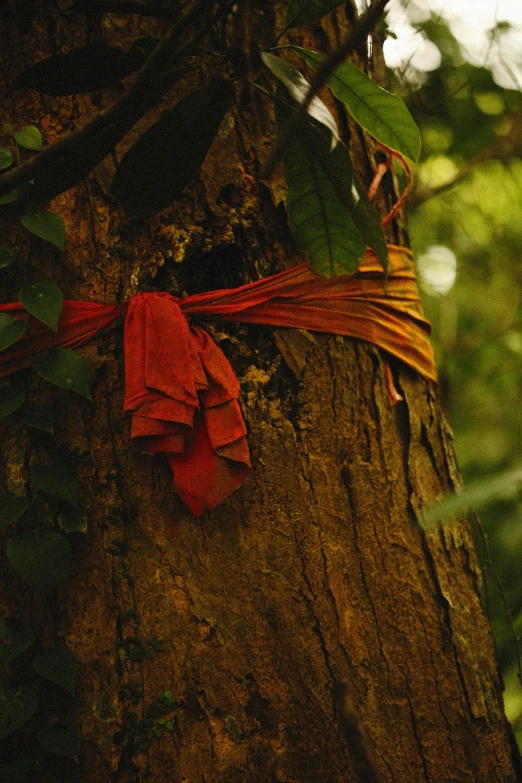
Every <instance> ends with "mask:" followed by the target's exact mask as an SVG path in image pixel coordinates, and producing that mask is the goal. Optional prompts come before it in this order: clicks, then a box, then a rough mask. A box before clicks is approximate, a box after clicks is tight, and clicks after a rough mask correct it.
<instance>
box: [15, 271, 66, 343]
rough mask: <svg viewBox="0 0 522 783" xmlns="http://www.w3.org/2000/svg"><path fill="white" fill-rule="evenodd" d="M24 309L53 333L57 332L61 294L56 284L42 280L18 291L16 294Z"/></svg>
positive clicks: (61, 301) (61, 305)
mask: <svg viewBox="0 0 522 783" xmlns="http://www.w3.org/2000/svg"><path fill="white" fill-rule="evenodd" d="M18 298H19V300H20V302H21V303H22V304H23V306H24V307H25V309H26V310H27V311H28V312H29V313H31V315H33V316H34V317H35V318H38V320H39V321H42V323H44V324H46V326H48V327H49V328H50V329H52V330H53V332H58V321H59V318H60V314H61V312H62V307H63V294H62V292H61V290H60V288H59V287H58V286H57V285H56V283H51V282H49V281H46V280H44V281H43V282H42V283H34V284H33V285H28V286H25V287H24V288H22V289H20V292H19V294H18Z"/></svg>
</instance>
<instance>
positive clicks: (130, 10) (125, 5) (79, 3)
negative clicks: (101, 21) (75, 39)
mask: <svg viewBox="0 0 522 783" xmlns="http://www.w3.org/2000/svg"><path fill="white" fill-rule="evenodd" d="M67 10H68V11H78V12H80V13H83V14H89V15H94V14H138V15H139V16H152V17H154V19H171V18H172V15H173V14H174V11H173V10H172V9H168V8H164V7H163V6H160V5H152V4H150V5H149V4H148V3H136V2H132V1H131V0H94V2H93V0H76V2H74V3H73V4H72V6H70V7H69V8H68V9H67Z"/></svg>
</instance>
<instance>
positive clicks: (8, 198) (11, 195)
mask: <svg viewBox="0 0 522 783" xmlns="http://www.w3.org/2000/svg"><path fill="white" fill-rule="evenodd" d="M17 198H18V193H17V191H16V190H10V191H9V192H8V193H5V194H4V195H3V196H0V204H12V203H13V201H16V199H17Z"/></svg>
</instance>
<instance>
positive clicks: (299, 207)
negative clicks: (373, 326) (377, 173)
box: [276, 103, 366, 277]
mask: <svg viewBox="0 0 522 783" xmlns="http://www.w3.org/2000/svg"><path fill="white" fill-rule="evenodd" d="M291 112H292V109H288V108H287V107H286V106H282V105H281V104H280V103H278V104H277V107H276V117H277V124H278V127H279V128H281V127H282V126H283V125H284V124H285V122H287V121H288V118H289V116H290V115H291ZM339 147H340V145H337V147H336V149H335V150H334V153H330V149H329V144H328V141H327V140H326V139H325V138H324V137H323V136H322V135H321V134H320V133H318V132H317V130H316V129H315V128H314V127H312V126H311V125H310V124H306V125H305V126H303V127H302V128H301V130H300V133H299V134H298V135H297V136H296V138H295V139H294V140H293V142H292V144H289V145H288V147H287V149H286V151H285V153H284V155H283V165H284V171H285V177H286V181H287V184H288V195H287V201H286V209H287V212H288V220H289V223H290V230H291V231H292V236H293V238H294V241H295V243H296V246H297V247H298V248H299V249H300V250H303V251H304V252H305V253H306V254H307V256H308V263H309V265H310V267H311V268H312V269H314V270H315V271H316V272H319V273H320V274H322V275H325V276H326V277H332V275H340V274H349V273H352V272H355V270H356V269H357V267H358V265H359V263H360V260H361V258H362V257H363V255H364V252H365V250H366V243H365V241H364V239H363V238H362V236H361V233H360V231H359V229H358V228H357V225H356V224H355V221H354V217H353V202H352V203H351V204H350V203H349V201H348V198H349V194H351V192H352V182H353V180H352V176H353V173H352V169H351V166H350V167H349V168H348V169H347V170H346V171H345V172H344V175H345V177H346V180H347V185H346V187H345V189H344V193H343V197H342V198H341V197H340V194H339V189H338V188H336V187H334V185H333V184H332V181H331V179H330V178H329V176H328V175H327V174H326V173H325V168H324V165H322V163H321V159H324V158H325V156H327V155H330V154H335V153H336V152H337V149H338V148H339ZM347 160H348V161H349V158H348V159H347V158H346V157H343V158H340V163H341V164H345V163H346V162H347ZM338 175H339V177H341V176H342V175H343V172H338ZM350 207H351V209H350Z"/></svg>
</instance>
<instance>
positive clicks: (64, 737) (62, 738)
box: [38, 720, 82, 756]
mask: <svg viewBox="0 0 522 783" xmlns="http://www.w3.org/2000/svg"><path fill="white" fill-rule="evenodd" d="M38 742H39V744H40V745H41V747H42V748H43V749H44V750H47V751H48V752H49V753H56V754H57V755H58V756H76V754H77V753H78V752H79V750H80V747H81V744H82V738H81V735H80V732H79V731H78V729H77V727H76V726H75V725H74V723H72V722H71V721H68V720H62V721H59V722H58V723H54V724H53V725H52V726H47V727H46V728H43V729H41V730H40V731H39V732H38Z"/></svg>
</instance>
